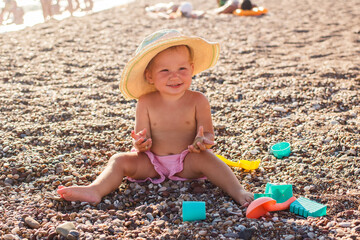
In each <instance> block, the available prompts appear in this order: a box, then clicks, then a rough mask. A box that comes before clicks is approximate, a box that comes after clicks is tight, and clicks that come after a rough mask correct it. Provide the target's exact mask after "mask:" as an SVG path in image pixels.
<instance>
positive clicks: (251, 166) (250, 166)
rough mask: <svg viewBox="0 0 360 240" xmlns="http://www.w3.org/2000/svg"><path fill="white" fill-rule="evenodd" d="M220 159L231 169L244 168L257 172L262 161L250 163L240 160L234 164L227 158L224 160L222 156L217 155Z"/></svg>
mask: <svg viewBox="0 0 360 240" xmlns="http://www.w3.org/2000/svg"><path fill="white" fill-rule="evenodd" d="M216 156H217V157H218V158H220V160H222V161H223V162H224V163H226V164H227V165H228V166H230V167H238V168H243V169H245V170H255V169H257V168H258V167H259V165H260V162H261V161H260V159H258V160H256V161H249V160H239V161H237V162H233V161H230V160H228V159H226V158H224V157H223V156H221V155H216Z"/></svg>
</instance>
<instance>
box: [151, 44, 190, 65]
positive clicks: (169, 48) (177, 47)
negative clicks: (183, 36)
mask: <svg viewBox="0 0 360 240" xmlns="http://www.w3.org/2000/svg"><path fill="white" fill-rule="evenodd" d="M180 47H186V48H187V50H188V51H189V62H190V63H192V62H193V52H192V50H191V48H190V47H189V46H188V45H175V46H171V47H168V48H166V49H164V50H162V51H161V52H163V51H165V50H178V49H179V48H180ZM161 52H159V53H161ZM159 53H158V54H156V55H155V57H156V56H157V55H159ZM155 57H153V58H152V59H151V61H150V62H149V63H148V65H147V66H146V68H145V71H146V70H148V69H149V68H150V67H151V65H152V63H153V60H154V59H155Z"/></svg>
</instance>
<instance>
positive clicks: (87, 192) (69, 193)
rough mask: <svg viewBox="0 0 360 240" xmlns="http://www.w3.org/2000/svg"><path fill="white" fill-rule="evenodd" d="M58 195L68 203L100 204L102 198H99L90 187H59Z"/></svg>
mask: <svg viewBox="0 0 360 240" xmlns="http://www.w3.org/2000/svg"><path fill="white" fill-rule="evenodd" d="M57 193H58V194H59V195H60V196H61V197H62V198H64V199H65V200H67V201H80V202H88V203H99V202H100V201H101V197H102V196H99V194H98V193H97V191H95V189H94V188H92V187H90V186H74V187H64V186H59V187H58V190H57Z"/></svg>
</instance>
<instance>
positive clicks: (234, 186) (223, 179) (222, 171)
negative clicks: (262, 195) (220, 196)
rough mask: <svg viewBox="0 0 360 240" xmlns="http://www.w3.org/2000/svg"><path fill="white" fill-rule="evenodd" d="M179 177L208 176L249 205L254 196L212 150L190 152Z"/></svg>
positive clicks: (242, 202) (238, 200) (235, 198)
mask: <svg viewBox="0 0 360 240" xmlns="http://www.w3.org/2000/svg"><path fill="white" fill-rule="evenodd" d="M177 176H179V177H183V178H188V179H194V178H199V177H202V176H206V177H207V178H208V179H209V180H210V181H211V182H212V183H213V184H215V185H216V186H218V187H220V188H221V189H222V190H224V191H225V192H226V193H227V194H229V195H230V196H231V197H232V198H233V199H234V200H235V201H236V202H238V203H240V204H241V205H243V206H246V205H248V204H249V203H250V202H251V201H252V200H253V199H254V196H253V194H252V193H249V192H247V191H245V189H244V188H243V187H242V186H241V185H240V183H239V180H238V179H237V178H236V176H235V174H234V173H233V171H232V170H231V169H230V167H228V166H227V165H226V164H225V163H224V162H223V161H221V160H220V159H219V158H218V157H216V156H215V155H214V154H213V153H211V152H210V151H203V152H201V153H189V154H188V155H187V156H186V158H185V160H184V169H183V171H182V172H180V173H179V174H177Z"/></svg>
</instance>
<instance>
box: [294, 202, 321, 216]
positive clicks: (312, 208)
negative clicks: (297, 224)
mask: <svg viewBox="0 0 360 240" xmlns="http://www.w3.org/2000/svg"><path fill="white" fill-rule="evenodd" d="M290 212H292V213H295V214H298V215H300V216H303V217H308V216H311V217H321V216H325V215H326V205H323V204H321V203H318V202H315V201H312V200H310V199H307V198H304V197H300V198H298V199H297V200H295V201H294V202H293V203H291V205H290Z"/></svg>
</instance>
